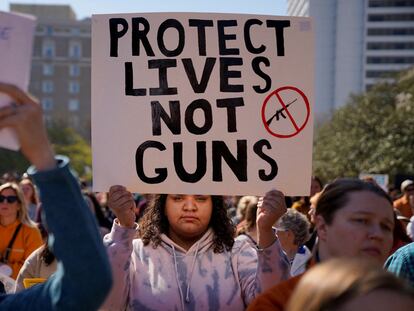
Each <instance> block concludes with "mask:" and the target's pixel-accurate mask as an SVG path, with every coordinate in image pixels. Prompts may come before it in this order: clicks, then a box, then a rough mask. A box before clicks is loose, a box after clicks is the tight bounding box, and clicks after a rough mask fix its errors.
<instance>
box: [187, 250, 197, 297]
mask: <svg viewBox="0 0 414 311" xmlns="http://www.w3.org/2000/svg"><path fill="white" fill-rule="evenodd" d="M199 247H200V242H197V248H196V252H195V255H194V259H193V264H192V265H191V272H190V276H189V277H188V280H187V293H186V295H185V302H187V303H188V302H190V287H191V279H192V278H193V272H194V268H195V264H196V261H197V255H198V249H199Z"/></svg>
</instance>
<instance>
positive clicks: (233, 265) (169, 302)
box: [101, 222, 290, 311]
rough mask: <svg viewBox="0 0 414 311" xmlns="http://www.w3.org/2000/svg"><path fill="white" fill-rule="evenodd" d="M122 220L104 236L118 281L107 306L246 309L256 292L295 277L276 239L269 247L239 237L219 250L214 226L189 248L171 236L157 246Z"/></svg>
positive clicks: (163, 237)
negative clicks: (139, 236)
mask: <svg viewBox="0 0 414 311" xmlns="http://www.w3.org/2000/svg"><path fill="white" fill-rule="evenodd" d="M136 230H137V229H136V228H135V229H127V228H123V227H120V226H119V225H118V224H117V223H116V222H114V225H113V227H112V231H111V232H110V233H109V234H107V235H106V236H105V238H104V243H105V245H106V247H107V251H108V255H109V260H110V262H111V266H112V270H113V278H114V285H113V287H112V291H111V293H110V295H109V296H108V297H107V299H106V302H105V303H104V305H103V306H102V307H101V308H102V310H117V311H118V310H125V309H126V310H183V311H184V310H197V311H199V310H245V308H246V306H247V305H248V304H249V303H250V302H251V301H252V299H253V298H255V296H256V295H257V294H258V293H260V292H261V291H263V290H266V289H267V288H269V287H271V286H273V285H275V284H277V283H279V282H280V281H281V280H283V279H285V278H287V277H288V276H289V268H290V267H289V263H288V260H287V257H286V256H285V255H284V253H283V251H282V249H281V247H280V244H279V242H278V241H276V242H275V243H274V244H273V245H271V246H270V247H268V248H266V249H264V250H256V249H254V248H253V247H252V246H251V245H250V244H249V243H248V242H247V241H246V240H244V239H242V238H241V239H239V238H238V239H236V241H235V244H234V246H233V248H232V250H231V251H224V252H223V253H214V252H213V249H212V244H213V237H214V232H213V230H212V229H209V230H208V231H207V232H206V233H205V234H204V235H203V237H202V238H201V239H200V240H199V241H198V242H197V243H195V244H194V245H193V246H192V247H191V248H190V249H189V250H188V251H186V250H185V249H183V248H182V247H180V246H179V245H177V244H175V243H174V242H173V241H172V240H170V239H169V238H168V237H167V236H166V235H164V234H163V235H162V236H161V238H162V243H161V244H160V245H159V246H158V247H157V248H155V249H154V248H153V247H152V246H151V245H149V246H144V245H143V243H142V241H141V240H140V239H134V237H135V236H136Z"/></svg>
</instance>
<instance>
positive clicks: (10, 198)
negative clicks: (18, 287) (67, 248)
mask: <svg viewBox="0 0 414 311" xmlns="http://www.w3.org/2000/svg"><path fill="white" fill-rule="evenodd" d="M42 244H43V241H42V237H41V234H40V231H39V229H38V228H37V227H36V224H35V223H34V222H33V221H32V220H31V219H30V217H29V215H28V212H27V205H26V203H25V199H24V196H23V193H22V191H21V190H20V188H19V186H18V185H17V184H15V183H5V184H3V185H1V186H0V265H1V268H2V271H3V272H8V274H11V277H12V278H13V279H16V277H17V274H18V273H19V270H20V268H21V267H22V265H23V263H24V261H25V260H26V258H27V257H29V255H30V254H31V253H32V252H33V251H34V250H35V249H37V248H38V247H40V246H41V245H42Z"/></svg>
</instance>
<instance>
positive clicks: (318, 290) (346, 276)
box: [287, 259, 414, 311]
mask: <svg viewBox="0 0 414 311" xmlns="http://www.w3.org/2000/svg"><path fill="white" fill-rule="evenodd" d="M302 310H307V311H322V310H326V311H329V310H337V311H348V310H349V311H351V310H376V311H381V310H401V311H403V310H407V311H408V310H414V289H413V288H412V287H410V286H409V285H408V284H407V283H405V282H404V281H403V280H401V279H398V278H397V277H395V276H394V275H392V274H391V273H389V272H386V271H384V270H382V268H381V266H380V265H378V264H377V263H375V262H373V261H369V260H361V259H332V260H328V261H327V262H325V263H321V264H319V265H317V266H315V267H314V268H312V269H311V270H309V271H308V272H307V273H306V274H305V275H304V276H303V278H302V279H301V280H300V282H299V284H298V286H297V287H296V289H295V291H294V292H293V294H292V296H291V298H290V300H289V303H288V306H287V311H302Z"/></svg>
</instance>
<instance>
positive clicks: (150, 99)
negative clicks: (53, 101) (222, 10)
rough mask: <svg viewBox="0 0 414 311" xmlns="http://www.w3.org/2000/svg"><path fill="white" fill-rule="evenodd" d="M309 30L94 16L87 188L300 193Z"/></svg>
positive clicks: (243, 21)
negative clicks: (90, 169)
mask: <svg viewBox="0 0 414 311" xmlns="http://www.w3.org/2000/svg"><path fill="white" fill-rule="evenodd" d="M312 28H313V24H312V21H311V19H309V18H304V17H283V16H258V15H247V14H243V15H240V14H206V13H145V14H141V13H137V14H111V15H93V16H92V150H93V188H94V190H95V191H107V190H108V189H109V187H110V186H111V185H113V184H122V185H125V186H126V187H127V188H128V189H129V190H130V191H136V192H141V193H186V194H256V195H262V194H264V193H265V192H266V191H268V190H270V189H271V188H277V189H280V190H282V191H283V192H284V193H285V194H286V195H308V194H309V189H310V180H311V178H310V176H311V175H312V173H311V163H312V138H313V114H314V112H313V73H314V53H313V29H312Z"/></svg>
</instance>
